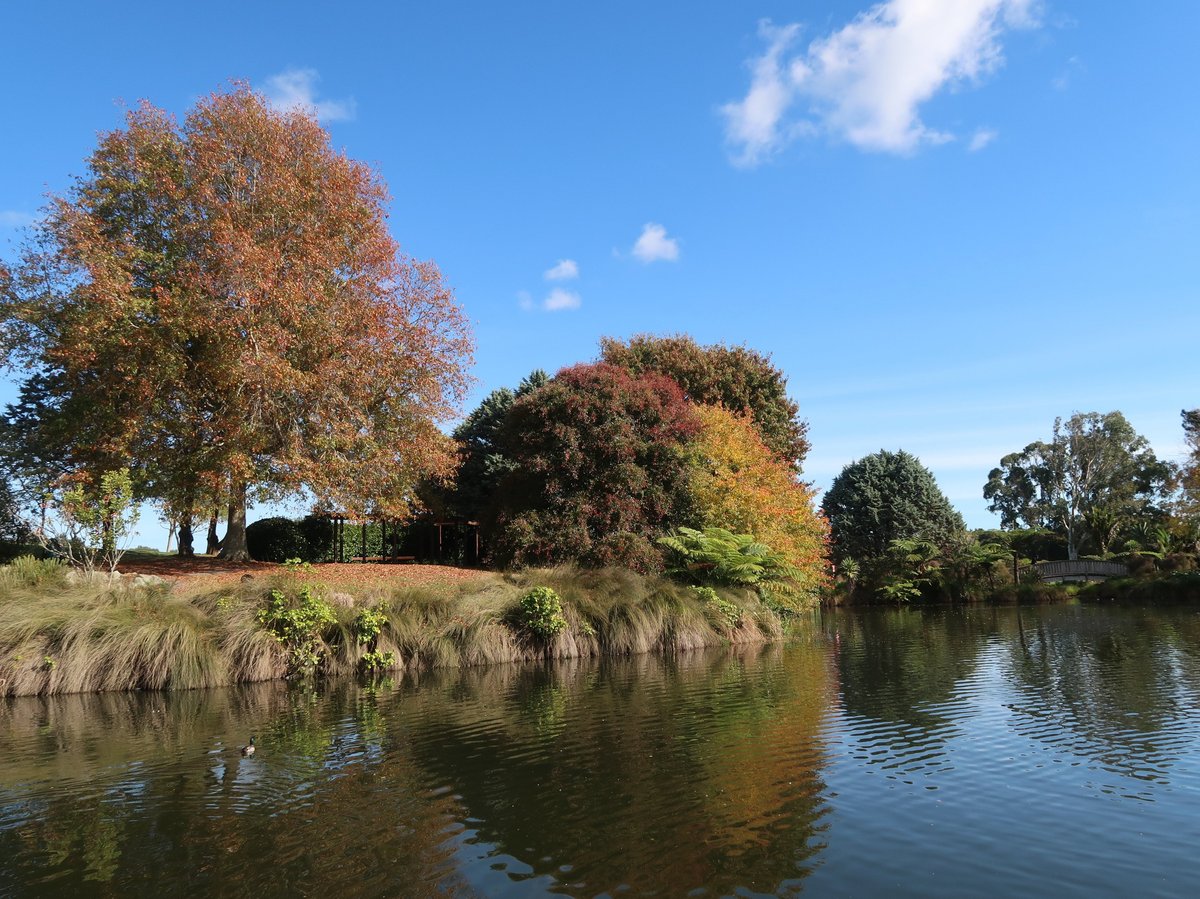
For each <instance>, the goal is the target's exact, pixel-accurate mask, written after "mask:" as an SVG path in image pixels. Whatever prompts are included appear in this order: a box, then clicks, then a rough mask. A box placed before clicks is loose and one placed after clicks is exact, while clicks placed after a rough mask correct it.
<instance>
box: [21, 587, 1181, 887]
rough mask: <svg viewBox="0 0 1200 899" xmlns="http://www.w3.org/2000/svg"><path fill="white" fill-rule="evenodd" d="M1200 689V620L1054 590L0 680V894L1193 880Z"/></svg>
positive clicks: (1161, 883)
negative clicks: (294, 680)
mask: <svg viewBox="0 0 1200 899" xmlns="http://www.w3.org/2000/svg"><path fill="white" fill-rule="evenodd" d="M1198 691H1200V612H1197V611H1196V610H1194V609H1191V608H1173V609H1157V610H1148V609H1142V608H1100V607H1080V606H1052V607H1039V608H1024V609H1020V610H1018V609H1016V608H967V609H925V610H921V609H888V610H878V609H874V610H865V611H837V612H824V613H822V614H821V615H819V616H818V617H815V618H814V620H813V622H812V624H811V627H810V628H809V629H808V630H806V631H805V633H804V634H802V636H800V637H799V638H798V639H797V640H795V641H793V642H791V643H789V644H787V645H783V646H768V647H758V648H753V649H725V650H719V651H710V652H704V653H695V654H691V655H686V656H681V657H679V658H675V659H667V658H662V657H653V656H647V657H639V658H633V659H620V660H606V661H594V662H581V663H575V664H560V665H557V666H554V667H547V668H540V667H519V666H500V667H495V668H490V669H482V670H459V671H443V672H434V673H432V674H422V675H420V676H411V675H409V676H405V677H403V678H399V679H397V680H395V681H393V682H387V683H383V684H379V685H377V686H374V687H371V688H367V687H363V686H360V685H356V684H349V683H336V684H326V685H324V686H323V687H321V688H319V689H318V690H317V691H316V692H313V691H305V690H303V689H300V688H295V687H293V688H288V687H285V686H283V685H280V684H270V685H258V686H254V687H246V688H239V689H225V690H214V691H195V692H181V693H175V694H168V693H158V694H154V693H141V694H120V695H118V694H108V695H93V696H69V697H58V698H53V699H36V698H24V699H16V700H0V895H4V896H27V895H28V896H33V895H37V896H57V895H62V896H76V895H117V894H120V895H123V896H130V895H134V896H161V895H185V894H186V895H189V896H255V897H264V896H276V895H279V896H282V895H308V896H327V895H332V894H339V895H349V896H422V895H430V894H449V895H464V896H470V895H480V896H528V895H542V894H547V893H549V894H566V895H578V896H596V895H609V896H619V895H659V896H682V895H694V896H718V895H728V894H734V895H743V896H748V895H760V894H762V895H790V894H795V893H799V892H802V891H803V892H807V893H809V894H811V895H849V894H855V895H865V896H875V895H903V894H908V895H915V896H931V895H945V896H962V895H1012V894H1022V895H1047V896H1050V895H1053V896H1069V895H1079V896H1085V895H1086V896H1093V895H1097V894H1106V895H1129V894H1134V893H1137V894H1144V893H1151V894H1155V895H1180V896H1184V895H1187V896H1195V895H1200V862H1198V861H1197V858H1196V846H1197V839H1198V838H1200V697H1198ZM251 734H254V735H256V736H257V738H258V739H257V744H258V747H259V749H258V753H257V754H256V755H255V756H253V757H252V758H242V756H241V755H240V753H239V751H238V748H239V747H240V746H241V745H242V744H244V743H245V742H246V741H247V740H248V738H249V737H250V736H251Z"/></svg>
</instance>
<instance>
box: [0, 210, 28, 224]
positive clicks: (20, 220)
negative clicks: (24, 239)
mask: <svg viewBox="0 0 1200 899" xmlns="http://www.w3.org/2000/svg"><path fill="white" fill-rule="evenodd" d="M36 221H37V216H35V215H30V214H29V213H28V212H17V211H16V210H15V209H0V228H24V227H25V226H26V225H32V224H33V223H34V222H36Z"/></svg>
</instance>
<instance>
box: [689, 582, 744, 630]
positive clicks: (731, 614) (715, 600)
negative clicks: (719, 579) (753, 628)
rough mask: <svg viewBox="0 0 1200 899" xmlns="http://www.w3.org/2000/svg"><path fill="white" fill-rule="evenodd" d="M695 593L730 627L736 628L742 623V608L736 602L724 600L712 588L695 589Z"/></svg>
mask: <svg viewBox="0 0 1200 899" xmlns="http://www.w3.org/2000/svg"><path fill="white" fill-rule="evenodd" d="M692 590H693V592H695V594H696V596H697V597H699V599H700V600H701V601H703V602H704V604H705V605H707V606H710V607H711V608H712V609H713V611H715V612H716V613H717V614H718V615H719V616H720V617H721V620H722V621H724V622H725V623H726V624H728V625H729V627H730V628H731V629H732V628H735V627H737V626H738V625H740V624H741V623H742V607H741V606H739V605H738V604H737V603H736V602H730V601H729V600H727V599H722V598H721V596H720V595H719V594H718V593H717V591H716V590H714V589H713V588H712V587H693V588H692Z"/></svg>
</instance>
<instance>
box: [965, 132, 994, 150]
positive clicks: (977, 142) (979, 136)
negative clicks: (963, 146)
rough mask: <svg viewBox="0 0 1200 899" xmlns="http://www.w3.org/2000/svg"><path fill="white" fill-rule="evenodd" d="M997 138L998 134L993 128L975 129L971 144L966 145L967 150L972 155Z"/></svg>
mask: <svg viewBox="0 0 1200 899" xmlns="http://www.w3.org/2000/svg"><path fill="white" fill-rule="evenodd" d="M999 136H1000V132H999V131H997V130H996V129H995V128H977V129H976V130H975V133H974V134H972V135H971V142H970V143H968V144H967V149H968V150H969V151H970V152H972V153H978V152H979V151H980V150H982V149H983V148H984V147H986V146H987V145H988V144H990V143H991V142H992V141H994V140H995V139H996V138H998V137H999Z"/></svg>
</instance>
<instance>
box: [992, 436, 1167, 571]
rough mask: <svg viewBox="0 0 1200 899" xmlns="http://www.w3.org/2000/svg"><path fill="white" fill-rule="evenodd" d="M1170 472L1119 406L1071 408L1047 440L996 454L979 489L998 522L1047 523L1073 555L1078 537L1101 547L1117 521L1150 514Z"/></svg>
mask: <svg viewBox="0 0 1200 899" xmlns="http://www.w3.org/2000/svg"><path fill="white" fill-rule="evenodd" d="M1171 475H1172V472H1171V466H1170V465H1169V464H1167V463H1165V462H1162V461H1160V460H1159V459H1158V458H1157V457H1155V455H1154V451H1153V450H1152V449H1151V448H1150V444H1149V441H1147V440H1146V438H1145V437H1143V436H1141V435H1140V434H1138V433H1137V432H1136V431H1134V429H1133V426H1132V425H1130V424H1129V422H1128V421H1127V420H1126V418H1125V416H1124V415H1122V414H1121V413H1120V412H1109V413H1106V414H1103V415H1102V414H1100V413H1098V412H1088V413H1076V414H1075V415H1072V416H1071V417H1070V418H1069V419H1067V421H1065V422H1064V421H1063V420H1062V419H1061V418H1059V419H1055V421H1054V429H1053V432H1052V434H1051V438H1050V440H1049V442H1046V441H1041V440H1039V441H1035V442H1034V443H1031V444H1029V445H1028V446H1026V447H1025V448H1024V449H1023V450H1021V451H1020V452H1017V453H1010V454H1009V455H1007V456H1005V457H1004V458H1002V459H1001V460H1000V466H999V467H998V468H993V469H992V471H991V472H990V473H989V474H988V480H987V483H986V484H985V485H984V488H983V496H984V499H986V500H988V501H989V505H988V508H989V509H990V510H991V511H992V512H996V513H999V515H1000V520H1001V524H1002V525H1003V526H1004V527H1005V528H1012V527H1018V526H1021V525H1024V526H1025V527H1030V528H1049V529H1051V530H1054V531H1056V532H1057V533H1060V534H1062V535H1063V536H1065V537H1066V540H1067V557H1068V558H1070V559H1077V558H1079V552H1080V547H1081V546H1082V545H1083V543H1084V541H1085V540H1087V539H1089V538H1090V539H1091V540H1092V541H1093V543H1094V544H1095V548H1096V549H1097V550H1099V551H1101V552H1105V551H1107V548H1108V544H1109V543H1110V542H1111V541H1112V539H1113V537H1114V535H1115V534H1116V532H1117V530H1118V529H1119V528H1121V527H1122V526H1125V525H1128V524H1130V523H1132V522H1134V521H1135V520H1136V519H1137V518H1139V517H1141V516H1145V515H1147V514H1153V513H1154V504H1155V502H1156V501H1157V500H1158V499H1159V498H1160V497H1161V496H1162V495H1163V491H1164V490H1165V489H1166V487H1167V485H1168V482H1169V481H1170V479H1171Z"/></svg>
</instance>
